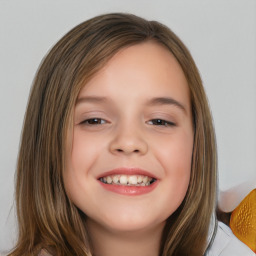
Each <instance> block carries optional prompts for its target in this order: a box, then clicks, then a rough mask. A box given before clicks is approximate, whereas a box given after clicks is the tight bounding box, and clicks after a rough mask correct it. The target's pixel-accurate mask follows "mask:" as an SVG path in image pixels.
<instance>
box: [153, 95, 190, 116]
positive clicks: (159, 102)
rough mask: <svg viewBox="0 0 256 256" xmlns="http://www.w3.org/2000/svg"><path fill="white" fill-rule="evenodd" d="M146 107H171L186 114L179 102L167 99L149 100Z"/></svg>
mask: <svg viewBox="0 0 256 256" xmlns="http://www.w3.org/2000/svg"><path fill="white" fill-rule="evenodd" d="M148 105H173V106H175V107H178V108H179V109H180V110H182V111H184V112H185V113H186V108H185V106H184V105H183V104H182V103H180V102H179V101H177V100H175V99H173V98H169V97H156V98H153V99H151V100H149V102H148Z"/></svg>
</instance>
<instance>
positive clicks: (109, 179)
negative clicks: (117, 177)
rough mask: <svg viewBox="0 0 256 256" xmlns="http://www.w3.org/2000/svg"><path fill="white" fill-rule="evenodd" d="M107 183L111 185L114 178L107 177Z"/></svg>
mask: <svg viewBox="0 0 256 256" xmlns="http://www.w3.org/2000/svg"><path fill="white" fill-rule="evenodd" d="M107 183H108V184H111V183H112V178H111V177H110V176H108V177H107Z"/></svg>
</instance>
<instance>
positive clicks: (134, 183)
mask: <svg viewBox="0 0 256 256" xmlns="http://www.w3.org/2000/svg"><path fill="white" fill-rule="evenodd" d="M128 181H129V184H132V185H136V184H137V176H135V175H133V176H130V177H129V179H128Z"/></svg>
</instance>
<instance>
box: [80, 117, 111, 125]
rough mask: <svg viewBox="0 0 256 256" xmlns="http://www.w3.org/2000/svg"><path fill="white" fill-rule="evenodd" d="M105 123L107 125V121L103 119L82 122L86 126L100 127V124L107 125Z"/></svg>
mask: <svg viewBox="0 0 256 256" xmlns="http://www.w3.org/2000/svg"><path fill="white" fill-rule="evenodd" d="M105 123H106V120H104V119H101V118H90V119H86V120H84V121H83V122H81V124H84V125H99V124H105Z"/></svg>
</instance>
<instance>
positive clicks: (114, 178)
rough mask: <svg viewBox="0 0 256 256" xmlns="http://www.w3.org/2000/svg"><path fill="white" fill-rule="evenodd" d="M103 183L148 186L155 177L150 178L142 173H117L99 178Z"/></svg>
mask: <svg viewBox="0 0 256 256" xmlns="http://www.w3.org/2000/svg"><path fill="white" fill-rule="evenodd" d="M99 181H101V182H102V183H104V184H109V185H111V184H112V185H122V186H137V187H145V186H150V185H151V184H153V183H154V182H155V181H156V179H155V178H151V177H149V176H144V175H124V174H117V175H109V176H105V177H101V178H99Z"/></svg>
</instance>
